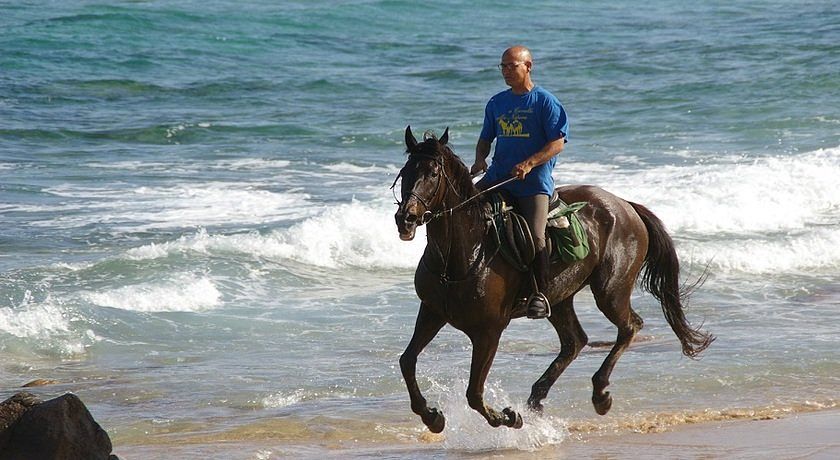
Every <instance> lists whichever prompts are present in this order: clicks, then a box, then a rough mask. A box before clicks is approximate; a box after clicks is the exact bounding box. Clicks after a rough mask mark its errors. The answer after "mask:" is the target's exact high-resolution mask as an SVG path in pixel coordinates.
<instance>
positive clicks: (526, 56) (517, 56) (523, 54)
mask: <svg viewBox="0 0 840 460" xmlns="http://www.w3.org/2000/svg"><path fill="white" fill-rule="evenodd" d="M505 58H508V59H509V60H513V61H519V62H533V58H532V57H531V51H530V50H529V49H528V48H525V47H524V46H522V45H516V46H511V47H510V48H508V49H506V50H505V52H504V53H503V54H502V60H503V61H504V60H505Z"/></svg>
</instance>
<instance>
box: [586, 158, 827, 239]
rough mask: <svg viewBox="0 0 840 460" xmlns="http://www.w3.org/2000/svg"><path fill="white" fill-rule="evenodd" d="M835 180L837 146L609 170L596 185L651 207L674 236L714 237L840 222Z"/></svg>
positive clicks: (599, 177)
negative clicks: (731, 160)
mask: <svg viewBox="0 0 840 460" xmlns="http://www.w3.org/2000/svg"><path fill="white" fill-rule="evenodd" d="M837 177H840V148H834V149H825V150H819V151H816V152H810V153H806V154H801V155H793V156H784V157H770V158H760V159H756V160H750V161H748V162H736V163H731V164H730V163H717V164H702V165H689V166H662V167H658V168H652V169H644V170H640V171H613V172H611V173H607V174H604V175H603V176H602V175H600V174H599V175H598V177H597V180H599V181H600V182H601V184H602V185H603V186H604V187H605V188H607V189H608V190H611V191H613V192H614V193H616V194H618V195H620V196H622V197H623V198H626V199H629V200H631V201H636V202H638V203H641V204H645V205H646V206H648V207H650V208H651V209H652V210H653V211H654V212H655V213H656V214H657V215H658V216H659V217H660V218H661V219H662V220H663V221H664V222H665V223H666V225H667V226H668V227H669V228H670V229H671V230H673V231H675V232H680V231H687V232H693V233H699V234H704V235H714V234H720V233H734V234H744V233H767V232H780V231H790V230H799V229H804V228H806V227H808V226H809V225H811V224H815V223H817V224H819V223H837V222H840V187H837ZM827 221H828V222H827Z"/></svg>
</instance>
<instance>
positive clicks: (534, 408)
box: [528, 399, 543, 415]
mask: <svg viewBox="0 0 840 460" xmlns="http://www.w3.org/2000/svg"><path fill="white" fill-rule="evenodd" d="M528 410H530V411H531V412H533V413H535V414H539V415H542V413H543V405H542V404H540V402H539V401H536V400H531V399H529V400H528Z"/></svg>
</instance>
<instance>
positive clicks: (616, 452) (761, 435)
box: [543, 410, 840, 459]
mask: <svg viewBox="0 0 840 460" xmlns="http://www.w3.org/2000/svg"><path fill="white" fill-rule="evenodd" d="M553 450H554V452H543V454H545V456H546V457H548V458H594V459H613V458H615V459H619V458H632V459H645V458H726V459H732V458H761V459H765V458H767V459H775V458H796V459H840V411H838V410H826V411H819V412H810V413H800V414H792V415H790V416H787V417H784V418H780V419H775V420H744V421H731V422H713V423H703V424H696V425H685V426H681V427H678V428H675V429H673V430H670V431H667V432H663V433H651V434H636V433H633V434H623V435H608V436H600V437H597V438H592V439H588V440H572V439H569V440H567V442H564V443H563V444H562V445H561V446H558V447H557V448H556V449H553ZM555 455H556V456H555Z"/></svg>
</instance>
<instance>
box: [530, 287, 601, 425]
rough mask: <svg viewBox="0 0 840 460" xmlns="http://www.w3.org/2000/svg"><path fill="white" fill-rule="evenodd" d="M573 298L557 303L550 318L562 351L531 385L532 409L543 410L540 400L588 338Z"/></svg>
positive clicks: (575, 356)
mask: <svg viewBox="0 0 840 460" xmlns="http://www.w3.org/2000/svg"><path fill="white" fill-rule="evenodd" d="M572 299H573V297H571V296H570V297H568V298H566V299H564V300H563V301H562V302H560V303H559V304H558V305H556V306H555V307H554V311H553V312H552V314H551V316H550V317H549V318H548V320H549V321H550V322H551V324H552V325H553V326H554V329H556V330H557V335H558V336H559V337H560V353H559V354H558V355H557V357H556V358H554V361H553V362H552V363H551V365H550V366H548V369H546V370H545V372H544V373H543V375H542V377H540V378H539V380H537V381H536V382H535V383H534V386H532V387H531V396H529V397H528V407H530V408H531V410H534V411H537V412H541V411H542V404H541V403H540V402H541V401H542V400H543V399H545V397H546V396H548V390H550V389H551V386H552V385H554V382H556V381H557V378H558V377H560V374H562V373H563V371H564V370H566V368H567V367H568V366H569V364H571V363H572V361H574V359H575V358H577V356H578V354H579V353H580V351H581V350H582V349H583V347H584V346H585V345H586V342H587V340H588V339H587V337H586V332H584V331H583V328H582V327H581V326H580V322H579V321H578V318H577V315H576V314H575V309H574V304H573V302H572Z"/></svg>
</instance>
